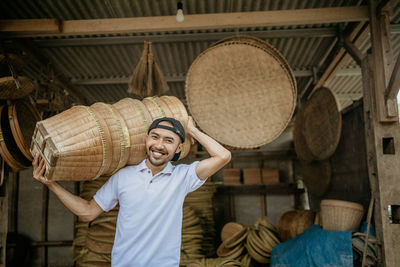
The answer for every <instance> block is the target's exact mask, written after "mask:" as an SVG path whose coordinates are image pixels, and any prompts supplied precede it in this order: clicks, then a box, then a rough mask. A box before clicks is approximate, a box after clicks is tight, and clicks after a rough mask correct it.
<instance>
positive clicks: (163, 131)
mask: <svg viewBox="0 0 400 267" xmlns="http://www.w3.org/2000/svg"><path fill="white" fill-rule="evenodd" d="M186 129H187V134H188V135H189V136H190V138H192V142H193V141H194V140H193V139H195V140H197V141H198V142H199V143H200V144H201V145H202V146H203V147H204V148H205V149H206V150H207V152H208V153H209V154H210V157H209V158H207V159H204V160H202V161H200V162H198V161H196V162H193V163H192V164H190V165H186V164H178V165H176V166H174V165H172V164H171V163H170V161H176V160H178V159H179V156H180V153H181V151H182V147H183V142H184V141H185V130H184V127H183V126H182V125H181V123H180V122H179V121H177V120H175V119H173V118H166V117H165V118H160V119H157V120H155V121H153V123H152V124H151V125H150V127H149V129H148V133H147V136H146V152H147V157H146V159H145V160H143V161H142V162H141V163H140V164H138V165H135V166H127V167H125V168H123V169H121V170H120V171H118V172H117V173H116V174H115V175H113V176H112V177H111V178H110V179H109V180H108V181H107V183H105V184H104V185H103V187H102V188H100V189H99V191H97V193H96V194H95V196H94V197H93V199H92V200H90V201H87V200H84V199H82V198H80V197H78V196H75V195H73V194H71V193H70V192H68V191H67V190H65V189H64V188H63V187H61V186H60V185H59V184H58V183H56V182H52V181H47V180H46V179H44V178H43V174H44V172H45V170H46V169H45V168H46V166H45V164H44V161H43V159H40V158H39V157H38V156H36V157H35V159H34V161H33V163H32V165H33V177H34V178H35V179H37V180H38V181H40V182H42V183H44V184H46V185H47V186H48V187H49V189H50V190H51V191H53V192H54V193H55V194H56V195H57V196H58V197H59V198H60V200H61V201H62V202H63V203H64V205H65V206H66V207H67V208H69V209H70V210H71V211H72V212H73V213H74V214H76V215H77V216H79V217H80V218H81V219H82V220H84V221H87V222H89V221H92V220H94V219H95V218H96V217H97V216H99V215H100V214H101V213H102V212H103V211H109V210H111V209H113V208H114V207H115V206H116V205H117V204H118V203H119V205H120V209H119V213H118V219H117V229H116V234H115V240H114V246H113V250H112V255H111V263H112V266H118V267H119V266H124V267H125V266H134V267H153V266H154V267H162V266H179V257H180V246H181V232H182V206H183V202H184V199H185V197H186V195H187V194H188V193H190V192H192V191H194V190H196V189H197V188H199V187H200V186H201V185H203V184H204V182H205V181H206V179H207V177H210V176H211V175H213V174H214V173H216V172H217V171H218V170H219V169H221V168H222V167H223V166H224V165H226V164H227V163H228V162H229V161H230V159H231V153H230V152H229V151H228V150H227V149H225V148H224V147H223V146H221V145H220V144H219V143H218V142H216V141H215V140H214V139H212V138H211V137H209V136H208V135H206V134H204V133H202V132H201V131H200V130H199V129H198V128H197V127H196V126H195V124H194V121H193V119H192V118H191V117H189V120H188V124H187V127H186Z"/></svg>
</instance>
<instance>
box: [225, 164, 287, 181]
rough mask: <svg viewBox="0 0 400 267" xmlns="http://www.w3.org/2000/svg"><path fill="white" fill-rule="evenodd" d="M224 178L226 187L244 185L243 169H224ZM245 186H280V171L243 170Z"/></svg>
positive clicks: (275, 169) (272, 169)
mask: <svg viewBox="0 0 400 267" xmlns="http://www.w3.org/2000/svg"><path fill="white" fill-rule="evenodd" d="M222 176H223V179H224V184H225V185H240V184H242V182H241V169H224V170H223V172H222ZM243 184H247V185H251V184H279V169H277V168H245V169H243Z"/></svg>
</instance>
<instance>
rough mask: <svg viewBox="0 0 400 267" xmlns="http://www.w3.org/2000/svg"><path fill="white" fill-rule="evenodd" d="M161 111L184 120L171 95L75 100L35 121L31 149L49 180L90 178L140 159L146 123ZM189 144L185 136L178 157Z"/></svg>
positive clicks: (188, 147)
mask: <svg viewBox="0 0 400 267" xmlns="http://www.w3.org/2000/svg"><path fill="white" fill-rule="evenodd" d="M164 116H167V117H174V118H176V119H177V120H179V121H180V122H181V123H182V124H183V125H184V126H186V124H187V120H188V114H187V112H186V109H185V106H184V105H183V104H182V102H181V101H179V99H178V98H176V97H173V96H161V97H148V98H145V99H143V100H142V101H139V100H136V99H131V98H125V99H122V100H121V101H119V102H117V103H115V104H113V105H109V104H105V103H95V104H93V105H91V106H90V107H86V106H74V107H72V108H70V109H68V110H66V111H64V112H62V113H60V114H57V115H55V116H53V117H51V118H48V119H46V120H43V121H40V122H38V123H37V125H36V128H35V132H34V135H33V138H32V139H33V140H32V144H31V152H32V154H33V155H36V154H37V153H39V154H40V155H41V156H42V158H44V160H45V164H46V173H45V177H46V178H47V179H49V180H93V179H96V178H98V177H100V176H104V175H111V174H113V173H115V172H116V171H118V170H119V169H120V168H122V167H124V166H125V165H127V164H129V165H133V164H137V163H139V162H140V161H142V160H143V159H144V158H145V155H146V152H145V137H146V134H147V129H148V127H149V125H150V124H151V122H152V121H153V120H154V119H156V118H160V117H164ZM189 150H190V140H189V138H187V139H186V141H185V143H184V144H183V150H182V153H181V157H180V158H183V157H185V156H186V155H187V154H188V153H189Z"/></svg>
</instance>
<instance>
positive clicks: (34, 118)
mask: <svg viewBox="0 0 400 267" xmlns="http://www.w3.org/2000/svg"><path fill="white" fill-rule="evenodd" d="M8 114H9V116H8V118H9V120H10V127H11V131H12V134H13V136H14V139H15V141H16V143H17V146H18V148H19V150H20V151H21V152H22V154H23V155H24V156H25V157H26V158H27V159H28V160H30V161H32V160H33V157H32V154H31V152H30V151H29V145H30V143H31V140H32V135H33V132H34V130H35V126H36V122H38V121H39V120H40V115H39V112H38V111H37V109H36V108H35V107H34V106H33V105H32V104H31V103H30V102H28V101H23V100H20V101H16V102H14V103H11V104H10V105H9V106H8Z"/></svg>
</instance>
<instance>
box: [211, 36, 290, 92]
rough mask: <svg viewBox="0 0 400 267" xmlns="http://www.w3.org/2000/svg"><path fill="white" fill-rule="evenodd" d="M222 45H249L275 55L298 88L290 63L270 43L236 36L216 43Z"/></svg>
mask: <svg viewBox="0 0 400 267" xmlns="http://www.w3.org/2000/svg"><path fill="white" fill-rule="evenodd" d="M222 43H225V44H231V43H239V44H249V45H253V46H256V47H258V48H261V49H264V50H265V51H267V52H269V53H273V54H274V56H275V57H277V58H278V59H279V61H280V63H281V64H282V66H284V67H285V68H286V70H287V71H288V72H289V73H290V74H291V75H290V78H291V82H292V85H293V86H294V87H296V79H295V76H294V73H293V71H292V69H291V68H290V66H289V63H288V62H287V60H286V58H285V57H284V56H283V55H282V54H281V53H280V52H279V51H278V50H277V49H276V48H275V47H273V46H272V45H271V44H269V43H268V42H266V41H264V40H262V39H260V38H257V37H254V36H250V35H235V36H231V37H227V38H225V39H222V40H220V41H218V42H216V43H215V45H218V44H222Z"/></svg>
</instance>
